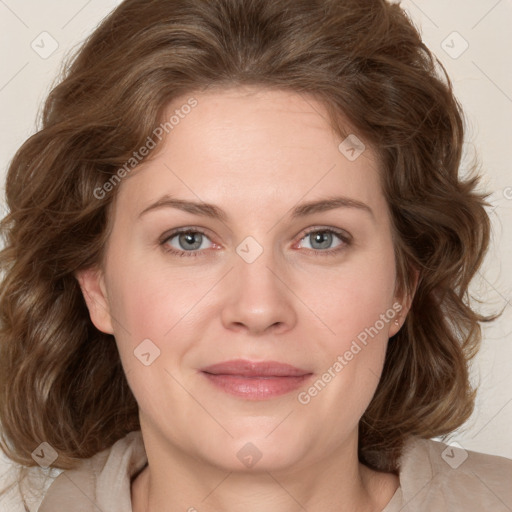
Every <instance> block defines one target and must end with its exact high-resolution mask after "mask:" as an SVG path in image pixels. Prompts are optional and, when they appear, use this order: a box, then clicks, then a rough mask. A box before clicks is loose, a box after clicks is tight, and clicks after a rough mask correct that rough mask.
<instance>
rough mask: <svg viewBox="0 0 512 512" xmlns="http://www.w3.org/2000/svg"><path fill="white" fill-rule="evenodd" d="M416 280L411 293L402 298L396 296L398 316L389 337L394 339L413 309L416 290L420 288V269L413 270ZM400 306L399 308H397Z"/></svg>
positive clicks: (395, 306)
mask: <svg viewBox="0 0 512 512" xmlns="http://www.w3.org/2000/svg"><path fill="white" fill-rule="evenodd" d="M413 274H414V280H413V283H412V287H411V291H410V292H409V293H408V292H405V293H404V294H403V295H402V296H401V297H396V296H395V303H394V304H393V309H394V310H395V311H396V312H397V315H396V317H395V319H394V321H393V323H392V325H391V328H390V330H389V337H390V338H391V337H393V336H394V335H395V334H397V333H398V331H399V330H400V329H401V328H402V326H403V324H404V322H405V318H406V316H407V315H408V313H409V310H410V309H411V305H412V301H413V299H414V296H415V295H416V290H417V288H418V282H419V276H420V272H419V270H418V269H413ZM397 305H399V306H397Z"/></svg>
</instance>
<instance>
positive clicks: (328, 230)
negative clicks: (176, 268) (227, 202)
mask: <svg viewBox="0 0 512 512" xmlns="http://www.w3.org/2000/svg"><path fill="white" fill-rule="evenodd" d="M183 233H187V234H195V233H200V234H202V235H204V236H206V237H208V235H207V234H206V233H205V232H204V231H202V230H201V229H199V228H182V229H177V230H175V231H172V232H171V233H168V234H165V235H164V236H163V237H162V239H161V240H160V242H159V244H160V245H161V246H162V247H163V248H164V251H165V252H167V253H169V254H172V255H174V256H179V257H183V256H185V257H190V256H191V257H194V258H197V257H198V256H203V255H204V250H195V251H178V250H176V249H169V248H168V246H167V247H166V245H167V242H169V240H172V239H173V238H174V237H175V236H176V235H180V234H183ZM312 233H332V234H334V235H336V236H337V237H338V238H339V239H340V240H341V242H343V243H342V244H340V245H339V246H337V247H335V248H334V249H326V250H321V249H308V252H312V254H313V255H314V256H336V255H337V254H338V253H339V252H341V251H342V250H344V249H345V248H346V247H347V246H349V245H350V244H351V238H350V236H349V235H348V234H347V233H346V232H344V231H340V230H337V229H333V228H313V229H310V230H309V231H306V232H305V233H303V234H302V236H301V237H300V239H299V241H302V240H303V239H304V238H306V237H307V236H309V235H311V234H312Z"/></svg>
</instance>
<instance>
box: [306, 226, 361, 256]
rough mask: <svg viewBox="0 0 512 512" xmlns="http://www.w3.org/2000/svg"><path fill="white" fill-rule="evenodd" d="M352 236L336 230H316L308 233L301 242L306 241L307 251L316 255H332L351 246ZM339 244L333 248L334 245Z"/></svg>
mask: <svg viewBox="0 0 512 512" xmlns="http://www.w3.org/2000/svg"><path fill="white" fill-rule="evenodd" d="M350 238H351V237H350V235H348V233H345V232H342V231H338V230H334V229H327V228H325V229H323V228H322V229H318V228H317V229H314V230H311V231H308V232H307V233H306V234H305V235H304V236H303V237H302V238H301V240H300V241H301V242H303V241H306V243H308V245H306V247H305V248H306V249H311V250H313V251H315V253H316V254H318V253H321V254H324V255H325V254H332V253H337V252H339V251H341V250H343V249H344V248H345V247H346V246H347V245H350ZM336 239H337V240H338V243H337V244H336V245H334V246H333V243H336Z"/></svg>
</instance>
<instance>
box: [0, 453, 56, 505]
mask: <svg viewBox="0 0 512 512" xmlns="http://www.w3.org/2000/svg"><path fill="white" fill-rule="evenodd" d="M0 465H1V468H2V472H1V477H0V510H2V511H4V510H5V511H6V510H8V511H9V512H36V511H37V510H38V508H39V506H40V504H41V501H42V500H43V498H44V495H45V493H46V492H47V490H48V488H49V487H50V486H51V484H52V483H53V482H54V480H55V479H56V478H57V476H58V475H59V474H60V473H61V472H62V470H60V469H55V468H47V469H43V468H41V467H39V466H35V467H26V466H22V465H20V464H17V463H15V462H12V461H10V460H8V459H6V458H4V457H2V461H1V463H0Z"/></svg>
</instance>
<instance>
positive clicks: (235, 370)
mask: <svg viewBox="0 0 512 512" xmlns="http://www.w3.org/2000/svg"><path fill="white" fill-rule="evenodd" d="M201 371H202V372H205V373H211V374H214V375H240V376H242V377H301V376H303V375H309V374H311V372H309V371H308V370H304V369H302V368H297V367H295V366H292V365H291V364H286V363H280V362H278V361H261V362H256V361H248V360H246V359H233V360H231V361H224V362H222V363H216V364H212V365H210V366H207V367H205V368H201Z"/></svg>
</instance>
